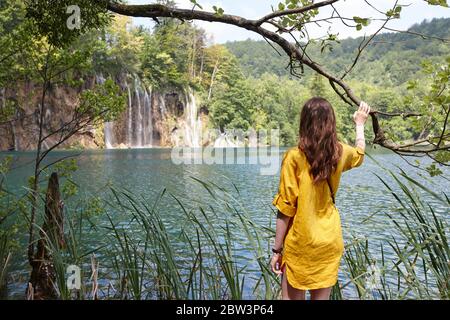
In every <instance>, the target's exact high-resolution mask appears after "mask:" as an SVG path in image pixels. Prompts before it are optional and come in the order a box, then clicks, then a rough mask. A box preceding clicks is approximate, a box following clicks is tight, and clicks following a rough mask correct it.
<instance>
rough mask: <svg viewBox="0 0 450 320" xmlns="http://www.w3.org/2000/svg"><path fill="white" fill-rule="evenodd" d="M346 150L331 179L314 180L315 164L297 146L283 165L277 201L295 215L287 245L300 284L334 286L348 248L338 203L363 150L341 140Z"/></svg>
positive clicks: (289, 265) (292, 278) (293, 279)
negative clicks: (343, 180)
mask: <svg viewBox="0 0 450 320" xmlns="http://www.w3.org/2000/svg"><path fill="white" fill-rule="evenodd" d="M341 145H342V154H341V157H340V159H339V162H338V164H337V166H336V170H335V171H334V172H333V173H332V174H331V176H330V178H329V179H328V180H329V183H328V181H327V180H321V181H318V182H316V183H314V179H313V177H312V175H311V173H310V164H309V162H308V160H307V158H306V155H305V153H304V152H303V151H302V150H301V149H300V148H298V147H295V148H291V149H289V150H288V151H286V152H285V154H284V156H283V161H282V165H281V172H280V186H279V192H278V194H277V195H276V196H275V199H274V201H273V205H275V206H276V207H277V208H278V210H279V211H280V212H281V213H283V214H284V215H287V216H289V217H292V218H293V220H292V224H291V228H290V229H289V230H288V232H287V235H286V239H285V244H284V249H285V257H286V258H287V259H285V261H284V263H285V264H286V272H287V277H288V278H289V282H290V283H291V285H292V286H293V287H295V288H298V289H304V290H307V289H318V288H326V287H328V286H332V285H333V284H334V282H335V281H336V277H337V270H338V266H339V262H340V258H341V255H342V253H343V250H344V244H343V240H342V231H341V223H340V215H339V212H338V210H337V208H336V207H335V205H334V203H333V195H332V193H331V190H330V188H332V190H333V194H336V192H337V190H338V186H339V182H340V179H341V175H342V173H343V172H344V171H347V170H349V169H351V168H355V167H358V166H360V165H361V163H362V162H363V160H364V150H362V149H361V148H359V147H356V148H354V147H351V146H349V145H347V144H344V143H341Z"/></svg>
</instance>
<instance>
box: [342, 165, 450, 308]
mask: <svg viewBox="0 0 450 320" xmlns="http://www.w3.org/2000/svg"><path fill="white" fill-rule="evenodd" d="M372 159H373V158H372ZM373 160H374V161H376V160H375V159H373ZM378 165H380V164H378ZM380 167H381V165H380ZM398 169H399V173H395V172H393V171H392V170H388V169H384V170H385V172H386V173H387V175H386V177H390V178H391V179H392V182H388V181H387V179H386V178H385V177H381V176H379V175H377V177H378V179H379V180H380V181H381V183H382V184H383V185H384V186H385V188H386V190H387V191H388V192H390V194H391V195H392V197H393V199H395V203H396V206H395V207H392V208H385V209H384V211H386V212H385V215H386V217H387V219H389V220H390V221H391V222H392V225H393V228H392V230H391V231H390V234H391V235H390V237H389V238H388V239H386V240H385V242H384V244H383V243H382V244H381V245H380V246H379V248H378V250H379V252H377V253H378V256H379V257H381V258H379V259H374V257H373V255H371V253H372V252H371V250H370V249H369V241H368V240H367V239H365V240H363V241H362V242H361V241H360V240H356V241H355V242H353V243H350V244H349V245H348V246H347V248H346V253H345V255H344V263H345V264H344V268H343V269H344V270H345V271H346V272H347V273H348V274H349V276H348V278H349V280H348V282H347V283H346V284H345V285H343V286H341V287H339V289H340V290H342V289H343V288H345V287H346V286H348V285H353V286H354V287H355V288H356V291H357V294H358V297H359V298H360V299H399V300H400V299H449V298H450V248H449V244H448V232H449V225H448V221H449V218H450V210H449V209H450V201H449V198H448V196H447V194H445V193H442V194H441V195H439V194H437V193H436V192H434V191H433V190H430V189H429V188H427V187H425V186H424V185H423V184H422V183H420V182H419V181H417V180H416V179H414V178H413V177H411V176H410V175H408V174H407V173H406V172H405V171H403V170H402V169H401V168H398ZM426 199H427V200H426ZM429 199H433V201H431V200H429ZM438 210H439V211H441V212H440V213H438ZM388 255H390V256H391V258H390V259H387V258H386V257H387V256H388ZM373 265H375V266H377V268H376V270H377V271H378V273H377V274H375V275H372V279H370V280H371V281H373V280H375V286H371V285H370V284H371V282H370V281H368V278H370V276H371V275H370V271H371V270H373V268H371V267H372V266H373ZM373 276H374V277H376V278H375V279H374V278H373Z"/></svg>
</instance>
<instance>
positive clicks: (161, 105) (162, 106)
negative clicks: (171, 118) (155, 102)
mask: <svg viewBox="0 0 450 320" xmlns="http://www.w3.org/2000/svg"><path fill="white" fill-rule="evenodd" d="M159 112H161V119H164V118H165V117H166V113H167V110H166V101H165V100H164V97H163V96H162V95H160V96H159Z"/></svg>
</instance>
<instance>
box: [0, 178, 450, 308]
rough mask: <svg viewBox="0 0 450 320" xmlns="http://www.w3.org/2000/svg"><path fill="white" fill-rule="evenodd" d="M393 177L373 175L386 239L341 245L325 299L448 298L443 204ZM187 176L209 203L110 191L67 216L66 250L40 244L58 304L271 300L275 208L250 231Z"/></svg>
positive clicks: (217, 188)
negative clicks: (75, 283) (172, 208)
mask: <svg viewBox="0 0 450 320" xmlns="http://www.w3.org/2000/svg"><path fill="white" fill-rule="evenodd" d="M399 172H400V173H399V174H397V173H394V172H392V171H389V170H386V173H387V175H386V176H389V177H390V178H392V181H391V182H388V181H387V179H386V178H385V177H381V176H378V179H380V181H381V182H382V183H383V185H384V186H385V187H386V190H387V191H389V192H390V193H391V195H392V197H393V199H395V201H396V205H395V208H390V207H386V208H384V209H383V211H384V213H385V214H386V219H388V220H389V221H391V222H392V224H391V225H392V228H391V230H390V234H391V236H390V237H389V238H388V239H386V240H385V241H383V242H382V243H380V244H379V245H378V244H376V245H374V243H373V240H371V239H367V238H363V239H359V238H354V239H350V241H347V244H346V247H345V254H344V257H343V261H342V274H343V277H341V279H340V281H339V283H338V284H337V285H336V286H335V287H334V288H333V291H332V298H333V299H348V298H358V299H449V298H450V289H449V287H450V284H449V281H450V270H449V268H450V265H449V261H450V249H449V246H448V238H447V236H448V217H449V216H448V213H449V210H448V208H449V205H450V201H449V198H448V196H447V195H446V194H442V195H440V194H437V193H436V192H434V191H432V190H429V189H428V188H426V187H425V186H424V185H423V184H421V183H420V182H419V181H417V180H415V179H413V178H412V177H410V176H408V175H407V174H406V173H405V172H403V171H402V170H400V171H399ZM192 179H193V180H194V181H196V182H197V183H198V184H199V185H200V186H201V187H202V188H203V189H204V190H205V194H207V195H208V198H209V199H208V201H207V202H205V203H201V202H197V203H196V205H192V203H191V204H190V205H187V203H186V201H184V199H183V198H181V197H180V196H177V195H174V194H172V193H170V192H167V190H165V189H164V190H162V191H161V192H160V193H159V194H158V195H157V196H156V197H155V199H153V200H151V199H146V198H142V197H139V196H136V195H133V194H132V193H131V192H130V191H128V190H123V189H119V188H114V187H112V188H111V189H110V191H109V192H108V194H109V198H108V197H105V199H104V203H103V206H104V217H106V219H104V217H98V219H97V220H95V219H88V218H87V217H86V215H85V210H84V209H83V208H81V209H79V210H76V211H70V210H66V217H67V218H68V219H67V223H66V225H67V230H68V231H67V232H66V236H65V241H66V246H65V247H64V248H63V249H59V248H58V247H57V246H56V245H54V244H53V243H52V240H51V239H52V238H53V237H48V243H49V249H50V250H51V253H52V256H53V260H54V264H55V270H56V275H57V277H56V278H57V281H56V283H55V286H56V287H57V288H58V292H59V294H60V298H61V299H96V298H98V299H134V300H140V299H194V300H203V299H235V300H239V299H244V298H250V299H269V300H270V299H278V298H279V297H280V279H279V278H277V277H276V276H275V275H274V274H273V273H272V272H271V271H270V268H269V259H270V256H271V255H270V247H271V244H272V241H273V237H274V235H275V231H274V227H273V225H272V222H273V221H275V212H274V210H272V209H268V213H267V219H266V221H267V224H266V225H258V224H257V223H255V222H254V220H253V219H252V212H251V211H249V210H248V209H247V208H246V206H245V205H244V204H243V201H242V199H241V196H240V193H239V190H238V189H237V188H236V186H235V185H227V186H224V185H218V184H217V183H214V182H209V181H203V180H201V179H199V178H197V177H192ZM429 198H432V199H433V201H429V200H426V199H429ZM163 199H170V200H171V201H172V202H173V203H175V204H177V206H178V208H179V217H178V218H177V220H176V221H170V220H168V219H167V218H166V216H165V214H164V212H165V207H164V204H163V201H162V200H163ZM92 233H96V234H97V236H96V238H97V239H98V238H100V239H101V240H97V243H95V246H94V245H93V243H92V241H91V242H90V241H87V239H88V238H89V236H90V235H91V234H92ZM0 240H2V239H0ZM2 243H3V242H1V241H0V261H5V257H6V255H7V252H6V251H5V250H4V247H2V245H1V244H2ZM371 244H372V246H371ZM374 248H375V249H374ZM242 252H245V253H246V254H247V256H242ZM94 254H95V257H93V255H94ZM6 260H7V259H6ZM93 261H95V263H94V262H93ZM70 264H76V265H78V266H80V267H82V269H83V270H84V271H83V273H82V277H83V281H82V283H83V285H82V288H81V289H80V290H75V291H74V290H68V289H67V287H66V278H67V275H66V268H67V266H68V265H70ZM1 267H2V268H1V269H0V272H1V273H0V280H1V279H2V277H4V270H6V268H5V267H4V264H3V266H1ZM374 267H375V271H377V272H374ZM87 269H89V272H87ZM92 274H93V275H94V276H91V277H89V275H92ZM371 281H372V282H371ZM89 287H90V288H91V290H89V289H88V288H89ZM349 292H351V294H349Z"/></svg>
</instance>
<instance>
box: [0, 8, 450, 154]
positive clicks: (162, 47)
mask: <svg viewBox="0 0 450 320" xmlns="http://www.w3.org/2000/svg"><path fill="white" fill-rule="evenodd" d="M0 9H1V10H0V15H2V14H3V15H4V19H3V20H4V21H5V23H4V24H3V25H4V26H5V28H6V29H7V30H6V29H5V30H6V31H8V30H9V32H6V33H2V36H1V37H0V44H1V46H2V47H3V48H8V49H7V50H6V52H5V57H6V58H5V59H4V61H3V63H2V65H1V67H0V88H3V92H4V96H5V97H6V99H4V103H3V104H2V108H1V109H0V120H1V121H3V122H4V123H8V119H14V118H21V117H22V116H30V117H32V116H33V114H37V113H36V112H35V110H36V108H37V105H38V104H37V102H36V99H29V98H28V97H27V96H11V97H8V94H7V93H8V92H12V93H14V95H17V94H16V93H17V92H22V91H23V86H24V83H39V82H41V81H42V79H40V78H39V75H40V74H42V73H39V72H37V70H36V67H37V66H42V65H45V61H46V59H47V58H48V55H49V54H51V56H50V57H49V61H50V62H51V63H50V65H49V66H48V67H49V68H50V71H49V72H51V73H54V74H56V75H57V77H56V78H55V79H54V81H56V82H58V86H61V85H65V86H66V87H68V88H74V89H75V90H83V88H84V89H85V88H87V87H90V86H91V85H90V84H89V85H88V83H92V79H99V78H105V79H108V78H111V79H112V80H113V81H114V82H115V83H117V84H118V85H119V87H121V89H122V92H123V93H124V94H125V95H129V96H130V92H131V93H132V94H133V95H134V97H133V100H134V101H136V103H135V104H136V105H137V102H139V101H138V100H139V98H140V99H143V100H146V101H140V103H141V104H145V103H147V104H148V103H149V101H155V95H156V94H159V95H160V96H162V97H169V96H173V94H176V95H177V96H179V97H182V96H186V93H187V92H194V93H195V96H196V97H197V104H198V108H197V107H196V110H194V112H197V113H198V114H200V113H201V114H202V118H205V117H206V118H207V119H206V121H203V125H204V126H205V128H204V129H206V128H213V129H220V130H221V131H222V132H223V131H225V130H231V129H242V130H248V129H250V128H252V129H255V130H260V129H266V130H270V129H280V137H281V143H282V145H285V146H290V145H295V144H296V142H297V136H298V125H299V113H300V112H299V111H300V108H301V106H302V105H303V103H304V102H305V101H306V100H307V99H308V98H310V97H311V96H324V97H326V98H328V99H329V100H330V101H331V102H332V104H333V106H334V108H335V111H336V114H337V121H338V128H339V136H340V139H342V140H343V141H345V142H351V141H352V140H353V138H354V137H353V134H354V132H353V123H352V119H351V115H352V114H353V112H354V110H353V108H352V107H349V106H348V105H347V104H345V103H344V102H343V101H342V99H341V98H340V97H339V96H338V95H337V94H336V93H335V92H334V91H333V90H332V89H331V88H330V86H329V84H328V82H326V81H325V80H324V79H323V78H322V77H321V76H318V75H315V74H313V73H312V72H311V71H310V70H309V69H308V68H305V70H304V74H302V75H301V76H300V77H294V76H292V75H291V74H290V72H289V69H288V68H287V66H288V63H289V61H288V59H287V57H286V56H285V55H284V54H283V55H279V54H278V53H277V52H276V51H275V50H274V49H273V48H272V47H271V46H270V45H269V44H268V43H266V42H264V41H250V40H248V41H241V42H232V43H227V44H226V45H214V44H211V43H209V42H208V40H207V35H206V32H205V30H203V29H201V28H199V27H197V26H195V24H193V23H191V22H187V21H186V22H180V21H178V20H171V19H160V23H159V24H157V25H156V26H155V27H154V28H152V29H151V30H150V29H145V28H143V27H136V26H133V25H132V21H131V19H130V18H127V17H119V16H117V17H116V18H115V19H113V21H112V23H110V24H109V25H107V26H105V27H101V28H98V29H96V30H91V31H90V32H88V33H86V34H84V35H82V36H81V37H80V38H79V39H77V40H76V41H75V42H74V43H72V44H71V45H70V46H68V47H65V48H59V49H53V48H51V47H46V46H43V45H42V41H41V40H36V38H35V37H33V36H32V34H33V32H34V30H28V28H30V25H29V23H28V22H27V21H26V19H25V11H24V6H23V4H21V2H20V1H13V0H9V1H7V2H5V3H4V4H2V6H0ZM11 10H13V11H14V12H15V14H14V15H10V14H9V12H11ZM449 30H450V19H435V20H432V21H430V22H423V23H421V24H419V25H416V26H413V27H412V28H411V30H410V31H411V34H404V33H400V34H382V35H379V36H377V37H376V38H375V39H374V41H373V42H372V43H371V46H370V47H368V48H367V49H366V50H365V51H364V52H363V53H362V55H361V57H360V59H359V61H358V63H357V64H356V67H355V69H354V70H353V71H352V72H351V73H350V74H349V76H348V78H347V79H346V80H347V82H348V83H349V84H350V85H351V87H352V88H353V90H354V91H355V93H356V94H357V95H358V96H359V97H361V98H362V99H364V100H366V101H368V102H369V103H370V104H372V105H373V106H374V107H375V108H376V109H377V110H379V111H386V112H391V111H395V112H403V111H408V110H420V109H421V108H425V110H426V108H427V107H426V106H424V104H425V103H426V102H424V101H425V97H426V96H427V94H428V93H429V89H430V88H431V83H432V81H433V79H435V78H436V72H438V71H437V70H440V68H441V67H442V66H446V65H447V64H448V61H447V62H446V58H447V57H449V56H450V47H449V45H448V42H443V41H440V40H438V39H435V38H439V37H442V38H449V37H450V34H449V33H450V32H449ZM414 32H418V33H421V34H426V35H430V36H431V35H432V37H431V38H427V39H426V40H424V39H422V38H421V37H419V36H417V35H414V34H413V33H414ZM360 42H361V39H346V40H342V41H340V42H337V43H332V44H331V46H326V48H325V50H321V45H320V43H317V44H312V45H310V46H309V48H308V54H309V55H311V56H314V59H315V60H317V61H319V62H320V61H323V62H325V61H326V68H327V69H328V70H329V71H330V72H332V73H334V74H336V75H341V74H343V73H344V72H345V70H346V69H347V68H348V67H349V66H350V65H351V64H352V62H353V59H354V57H355V56H356V54H357V50H358V46H359V44H360ZM49 48H50V49H49ZM62 64H64V65H70V66H72V68H69V69H68V70H62V71H61V70H60V67H59V66H60V65H62ZM73 66H76V67H73ZM52 68H54V70H51V69H52ZM447 68H448V67H447ZM444 76H445V75H444ZM89 79H91V80H89ZM408 79H416V80H418V79H421V81H418V82H417V81H416V82H417V83H413V82H414V81H413V82H411V81H408ZM136 85H138V86H139V88H145V90H141V89H139V88H138V91H139V90H141V91H139V92H138V91H136ZM144 91H145V92H144ZM130 99H131V98H130ZM183 99H184V98H182V99H181V102H180V101H178V102H176V101H175V102H174V103H172V105H173V107H172V108H171V109H173V110H174V112H171V113H170V114H167V115H164V116H163V115H160V116H159V118H158V119H152V120H150V121H153V123H147V124H144V131H145V128H147V127H150V126H152V127H153V128H155V127H159V128H165V129H164V130H165V131H166V132H167V133H170V132H172V131H173V130H176V128H177V127H179V125H178V124H177V121H178V119H179V118H180V117H181V116H182V115H183V112H184V109H185V108H186V106H185V104H186V103H184V102H182V100H183ZM54 100H55V99H54ZM72 100H73V99H72ZM157 100H158V101H159V102H158V103H159V104H160V105H159V106H158V108H156V107H155V106H153V108H154V109H155V108H156V109H155V110H157V111H158V112H159V111H160V110H161V112H159V113H163V111H164V110H163V109H164V106H163V105H162V102H161V101H162V100H161V98H158V99H157ZM166 100H167V99H166ZM172 100H173V99H172ZM184 100H186V99H184ZM55 101H57V99H56V100H55ZM74 101H75V100H74ZM167 103H169V102H168V101H166V104H167ZM150 104H152V105H154V104H155V103H150ZM183 105H184V106H183ZM116 107H117V108H118V110H116V112H115V114H116V116H117V117H118V118H119V120H120V119H122V120H121V123H123V125H121V126H122V127H124V126H130V125H129V123H130V122H131V120H130V121H129V119H128V120H127V118H126V115H125V113H126V112H128V113H130V114H131V112H130V111H126V110H125V109H126V108H125V107H120V106H116ZM61 108H64V106H60V105H58V106H55V108H54V109H55V110H56V109H59V110H61ZM130 108H131V106H128V109H130ZM69 109H70V107H69ZM65 113H66V114H69V113H70V110H69V111H67V112H65ZM150 113H152V112H150ZM184 113H186V112H184ZM140 117H142V114H139V115H138V116H136V118H140ZM53 118H55V117H53ZM110 120H113V119H110ZM191 120H192V119H191ZM410 120H411V121H404V120H403V119H401V118H394V119H390V120H389V121H390V122H389V125H388V126H386V128H387V130H389V128H394V127H395V128H396V130H395V132H394V131H392V132H389V131H388V132H386V134H387V135H388V137H392V138H395V139H397V140H408V139H415V138H418V137H420V136H421V135H422V134H423V132H421V131H422V129H421V128H420V126H419V125H418V122H417V121H416V120H415V119H410ZM55 121H56V122H58V121H59V120H58V119H55ZM155 121H157V122H158V123H155ZM414 121H416V123H414ZM133 122H135V119H134V120H133ZM178 122H179V121H178ZM17 123H18V122H17V121H16V122H9V126H8V127H6V129H5V133H4V134H2V135H3V136H4V137H5V139H9V140H8V141H4V143H3V145H4V146H8V145H11V142H10V141H12V140H14V139H10V138H8V136H10V135H14V131H15V130H16V129H15V128H14V124H17ZM126 123H128V124H126ZM97 129H99V130H97V131H103V129H102V126H101V124H100V125H99V126H98V128H97ZM164 130H163V129H161V130H160V131H161V132H162V131H164ZM16 131H17V130H16ZM122 131H123V130H122ZM368 133H369V132H368ZM369 134H370V133H369ZM155 135H156V133H155V134H154V136H155ZM157 135H158V136H155V137H154V138H155V139H157V138H158V139H159V140H161V137H160V135H161V133H158V134H157ZM166 135H167V134H166ZM100 138H102V137H101V136H100ZM123 139H126V138H123ZM369 139H370V137H369ZM164 140H167V139H164ZM97 144H98V145H100V146H101V145H102V144H101V143H97ZM103 145H104V144H103ZM164 146H165V145H164ZM167 146H169V145H167Z"/></svg>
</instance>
